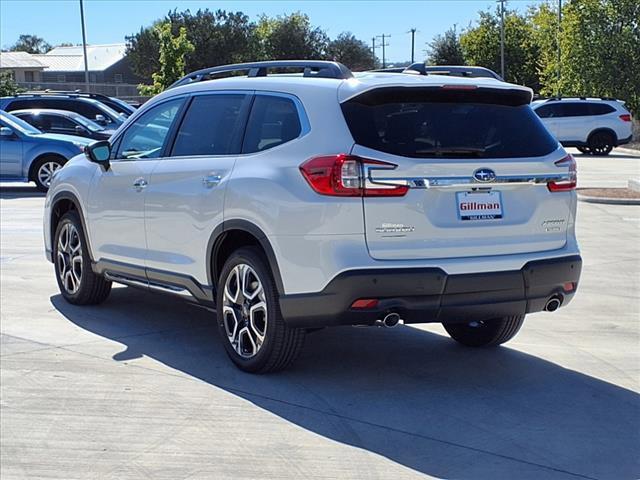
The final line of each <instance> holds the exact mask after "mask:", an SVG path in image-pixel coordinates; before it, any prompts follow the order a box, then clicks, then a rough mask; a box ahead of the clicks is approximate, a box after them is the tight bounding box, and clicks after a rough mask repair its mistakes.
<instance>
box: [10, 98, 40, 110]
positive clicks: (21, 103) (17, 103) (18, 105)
mask: <svg viewBox="0 0 640 480" xmlns="http://www.w3.org/2000/svg"><path fill="white" fill-rule="evenodd" d="M28 108H46V106H45V105H44V104H43V103H42V101H41V100H40V99H27V98H25V99H20V100H14V101H12V102H11V103H10V104H9V105H8V106H7V108H6V110H7V112H11V111H13V110H26V109H28Z"/></svg>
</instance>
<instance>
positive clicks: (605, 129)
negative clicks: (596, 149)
mask: <svg viewBox="0 0 640 480" xmlns="http://www.w3.org/2000/svg"><path fill="white" fill-rule="evenodd" d="M602 132H604V133H608V134H609V135H611V136H613V142H614V146H615V144H617V143H618V135H617V134H616V132H615V130H613V129H612V128H609V127H600V128H596V129H594V130H592V131H591V132H590V133H589V135H587V144H588V143H589V141H590V140H591V137H593V136H594V135H595V134H596V133H602Z"/></svg>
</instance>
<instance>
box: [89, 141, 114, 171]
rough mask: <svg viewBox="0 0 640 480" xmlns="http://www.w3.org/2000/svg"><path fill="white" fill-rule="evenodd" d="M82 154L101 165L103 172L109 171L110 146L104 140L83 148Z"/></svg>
mask: <svg viewBox="0 0 640 480" xmlns="http://www.w3.org/2000/svg"><path fill="white" fill-rule="evenodd" d="M84 154H85V155H86V156H87V158H88V159H89V160H90V161H92V162H94V163H97V164H98V165H102V166H103V167H104V168H105V170H109V157H110V156H111V144H110V143H109V142H108V141H106V140H100V141H98V142H93V143H92V144H91V145H87V146H86V147H84Z"/></svg>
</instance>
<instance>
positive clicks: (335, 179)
mask: <svg viewBox="0 0 640 480" xmlns="http://www.w3.org/2000/svg"><path fill="white" fill-rule="evenodd" d="M365 165H376V166H378V167H379V168H380V169H389V170H393V169H394V168H396V165H394V164H393V163H387V162H381V161H379V160H371V159H368V158H362V157H357V156H355V155H347V154H345V153H340V154H338V155H327V156H322V157H314V158H311V159H309V160H307V161H306V162H304V163H303V164H302V165H300V172H301V173H302V176H303V177H304V178H305V179H306V180H307V182H308V183H309V185H310V186H311V188H313V190H315V191H316V192H317V193H319V194H320V195H329V196H333V197H402V196H404V195H405V194H406V193H407V191H409V187H408V186H406V185H388V186H387V185H376V186H375V187H371V186H367V182H366V181H365V176H364V167H365Z"/></svg>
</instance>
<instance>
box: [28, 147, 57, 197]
mask: <svg viewBox="0 0 640 480" xmlns="http://www.w3.org/2000/svg"><path fill="white" fill-rule="evenodd" d="M65 163H66V161H65V160H64V159H63V158H61V157H57V156H48V157H43V158H41V159H40V160H38V161H37V162H36V163H35V164H34V165H33V169H32V170H31V180H33V181H34V182H36V187H37V188H38V190H40V191H41V192H46V191H47V190H49V185H51V179H52V178H53V174H54V173H55V172H56V170H58V169H60V168H62V166H63V165H64V164H65Z"/></svg>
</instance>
